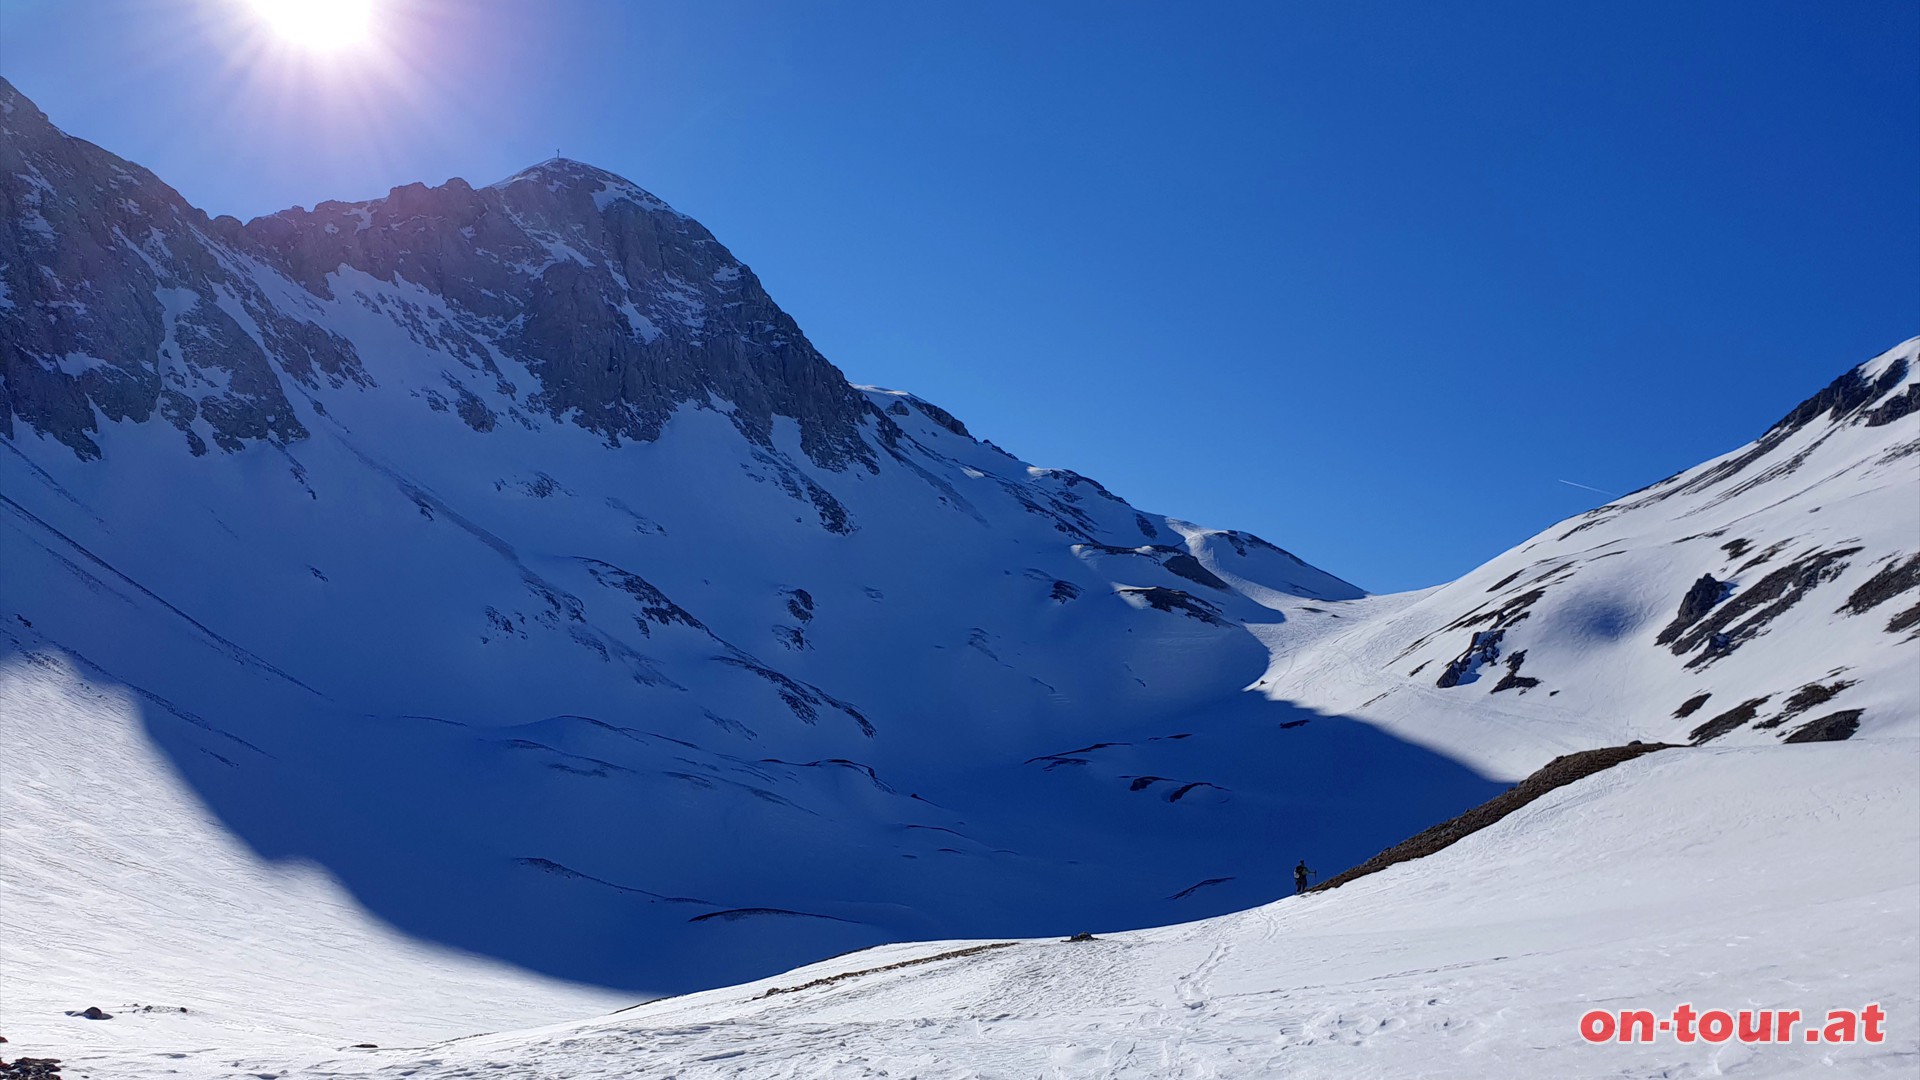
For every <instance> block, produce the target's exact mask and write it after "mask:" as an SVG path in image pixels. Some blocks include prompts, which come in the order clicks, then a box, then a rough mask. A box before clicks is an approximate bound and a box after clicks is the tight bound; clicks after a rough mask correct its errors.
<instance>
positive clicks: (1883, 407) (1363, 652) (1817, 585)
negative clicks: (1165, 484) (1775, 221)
mask: <svg viewBox="0 0 1920 1080" xmlns="http://www.w3.org/2000/svg"><path fill="white" fill-rule="evenodd" d="M1916 408H1920V338H1916V339H1912V340H1908V341H1906V342H1904V343H1902V344H1900V345H1899V346H1897V347H1895V348H1893V349H1889V350H1888V351H1887V352H1885V353H1883V354H1881V355H1880V356H1877V357H1874V358H1873V359H1871V360H1869V361H1867V362H1866V363H1864V364H1861V365H1860V366H1859V367H1857V368H1855V369H1853V370H1851V371H1848V372H1846V373H1845V374H1843V375H1842V376H1841V377H1840V378H1839V379H1837V380H1835V382H1834V383H1833V384H1832V385H1831V386H1829V387H1827V388H1826V389H1825V390H1823V391H1821V392H1820V393H1819V394H1816V395H1815V396H1814V397H1812V398H1809V399H1808V400H1807V401H1806V402H1804V403H1802V404H1801V405H1800V406H1798V407H1796V408H1795V409H1794V410H1792V411H1791V412H1790V413H1788V414H1787V415H1786V416H1785V417H1783V418H1782V419H1781V420H1780V422H1779V423H1777V424H1775V425H1774V426H1773V428H1771V429H1770V430H1769V431H1768V432H1766V433H1765V434H1764V435H1763V436H1762V437H1761V438H1759V439H1757V440H1755V441H1754V442H1752V443H1749V444H1747V445H1746V446H1743V447H1740V448H1739V449H1736V450H1734V451H1732V452H1730V453H1727V454H1724V455H1722V456H1720V457H1718V458H1715V459H1713V460H1712V461H1708V462H1706V463H1704V464H1701V465H1699V466H1696V467H1694V468H1692V469H1688V470H1686V471H1684V472H1681V473H1679V474H1677V475H1675V476H1672V477H1669V478H1668V479H1666V480H1662V481H1660V482H1659V483H1657V484H1654V485H1652V486H1650V487H1647V488H1645V489H1643V490H1641V491H1637V492H1634V493H1633V494H1631V495H1627V496H1625V497H1624V498H1621V499H1618V500H1616V501H1614V502H1612V503H1609V504H1607V505H1605V506H1602V507H1600V508H1598V509H1595V510H1592V511H1589V512H1588V513H1586V514H1582V515H1580V516H1578V517H1575V518H1572V519H1570V520H1568V521H1563V522H1561V523H1559V524H1557V525H1555V526H1553V527H1552V528H1550V529H1547V530H1545V531H1544V532H1542V533H1540V534H1539V535H1538V536H1536V537H1534V538H1532V539H1531V540H1528V541H1527V542H1526V543H1523V544H1521V545H1520V546H1518V547H1516V548H1514V549H1513V550H1512V551H1509V552H1507V553H1505V554H1504V555H1501V556H1499V557H1498V558H1495V559H1493V560H1491V561H1489V562H1488V563H1486V564H1485V565H1484V566H1481V567H1480V568H1479V569H1477V570H1475V571H1473V572H1472V573H1470V574H1468V575H1466V576H1465V577H1462V578H1461V579H1460V580H1458V581H1455V582H1452V583H1450V584H1447V585H1444V586H1441V587H1440V588H1437V589H1432V590H1428V591H1426V592H1422V593H1415V594H1408V595H1404V596H1395V597H1375V598H1368V599H1364V600H1359V601H1354V602H1351V603H1347V604H1339V605H1327V606H1329V607H1330V608H1332V609H1334V610H1338V611H1340V612H1341V613H1342V614H1345V615H1348V616H1349V617H1350V618H1351V619H1352V621H1351V622H1348V623H1343V624H1341V626H1340V628H1339V629H1338V630H1331V629H1330V630H1328V631H1327V632H1326V633H1324V634H1320V635H1318V636H1306V635H1300V634H1289V633H1284V632H1263V637H1264V638H1265V639H1266V640H1267V641H1268V642H1269V644H1270V645H1272V647H1273V650H1274V653H1273V656H1274V660H1273V664H1272V667H1271V668H1270V669H1269V670H1268V672H1267V674H1266V675H1265V676H1264V677H1263V679H1262V680H1261V681H1260V684H1259V685H1260V686H1261V687H1262V688H1263V689H1264V690H1265V692H1267V693H1268V694H1270V695H1272V696H1275V697H1283V698H1285V699H1287V700H1291V701H1295V702H1298V703H1301V704H1305V705H1308V706H1310V707H1313V708H1316V709H1322V710H1327V711H1332V712H1338V713H1341V714H1344V715H1350V716H1353V717H1356V718H1358V719H1361V720H1363V721H1365V722H1366V723H1369V724H1374V725H1377V726H1379V727H1380V728H1382V729H1383V730H1387V731H1392V732H1394V733H1396V734H1398V735H1401V736H1402V737H1405V738H1408V739H1411V740H1413V741H1416V742H1418V743H1420V744H1421V745H1424V746H1429V747H1432V748H1435V749H1437V750H1440V751H1441V752H1443V753H1445V754H1447V755H1448V756H1450V757H1453V758H1455V759H1456V760H1462V761H1467V762H1471V763H1473V764H1474V765H1475V766H1476V767H1478V768H1480V769H1482V770H1483V771H1485V772H1487V773H1488V774H1489V775H1494V776H1501V777H1505V778H1509V779H1517V778H1519V777H1521V776H1524V775H1526V774H1527V773H1528V772H1530V771H1532V770H1533V769H1535V768H1537V767H1539V765H1540V764H1541V763H1543V762H1544V761H1546V760H1547V759H1549V758H1551V757H1553V756H1555V755H1557V754H1560V753H1564V752H1566V751H1570V750H1578V749H1586V748H1589V747H1594V746H1605V745H1615V744H1619V743H1624V742H1626V741H1628V740H1630V739H1643V740H1647V741H1681V742H1684V741H1694V740H1701V741H1719V742H1725V743H1730V744H1746V745H1771V744H1778V743H1780V742H1782V741H1783V740H1785V739H1789V738H1794V737H1795V734H1796V733H1797V732H1801V731H1802V730H1803V729H1806V728H1808V727H1809V726H1812V725H1817V724H1819V723H1820V722H1821V721H1828V720H1829V719H1830V718H1832V717H1834V716H1836V714H1838V716H1839V717H1840V719H1839V720H1838V721H1836V722H1834V724H1833V726H1834V728H1835V730H1834V731H1832V732H1830V734H1838V735H1839V737H1841V738H1845V737H1847V735H1846V734H1845V733H1846V732H1850V731H1852V730H1853V728H1849V727H1848V726H1847V725H1848V723H1849V722H1851V723H1852V724H1853V725H1855V726H1856V727H1857V731H1858V733H1859V735H1860V737H1863V738H1879V737H1891V738H1901V739H1906V738H1912V737H1914V736H1915V735H1916V734H1920V416H1916V414H1915V410H1916ZM1702 578H1711V579H1712V580H1711V582H1710V583H1709V585H1708V587H1707V588H1705V589H1704V591H1703V596H1704V598H1705V606H1704V608H1703V609H1702V610H1701V611H1700V612H1699V613H1698V614H1696V615H1695V617H1694V618H1693V619H1691V620H1683V619H1682V618H1680V614H1681V607H1682V605H1683V600H1684V599H1685V598H1686V596H1687V594H1688V592H1689V590H1690V589H1692V588H1695V587H1697V586H1698V583H1700V582H1701V580H1702ZM1283 629H1287V628H1283ZM1450 667H1451V668H1452V670H1453V671H1455V672H1456V678H1455V679H1453V680H1449V679H1447V678H1446V675H1447V673H1448V671H1449V669H1450ZM1509 676H1512V678H1511V679H1509ZM1443 682H1450V683H1451V685H1444V686H1443V685H1440V684H1441V683H1443ZM1856 710H1857V711H1856ZM1819 733H1820V732H1818V731H1815V732H1811V733H1809V734H1819ZM1801 737H1802V738H1806V737H1809V736H1808V735H1802V736H1801Z"/></svg>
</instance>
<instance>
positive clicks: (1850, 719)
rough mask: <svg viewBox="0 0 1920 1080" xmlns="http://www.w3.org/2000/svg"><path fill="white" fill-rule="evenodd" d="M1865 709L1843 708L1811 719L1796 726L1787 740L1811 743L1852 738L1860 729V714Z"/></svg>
mask: <svg viewBox="0 0 1920 1080" xmlns="http://www.w3.org/2000/svg"><path fill="white" fill-rule="evenodd" d="M1863 711H1864V710H1861V709H1841V710H1840V711H1839V712H1836V713H1828V714H1827V715H1825V716H1823V717H1821V718H1820V719H1818V720H1810V721H1808V722H1807V723H1805V724H1802V725H1801V726H1800V727H1798V728H1795V729H1794V730H1793V733H1792V734H1790V735H1788V736H1787V738H1786V741H1787V742H1790V743H1810V742H1840V741H1842V740H1844V739H1851V738H1853V733H1854V732H1856V731H1859V730H1860V714H1861V713H1862V712H1863Z"/></svg>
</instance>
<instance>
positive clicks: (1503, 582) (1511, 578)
mask: <svg viewBox="0 0 1920 1080" xmlns="http://www.w3.org/2000/svg"><path fill="white" fill-rule="evenodd" d="M1526 572H1527V570H1526V567H1521V568H1520V569H1518V570H1515V571H1514V572H1513V573H1511V574H1508V575H1507V576H1506V577H1503V578H1501V579H1500V580H1499V581H1496V582H1494V583H1493V584H1491V585H1489V586H1487V591H1488V592H1490V593H1492V592H1499V591H1500V590H1501V589H1504V588H1506V587H1507V586H1509V585H1511V584H1513V583H1514V582H1515V581H1517V580H1519V578H1520V575H1521V574H1524V573H1526Z"/></svg>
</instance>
